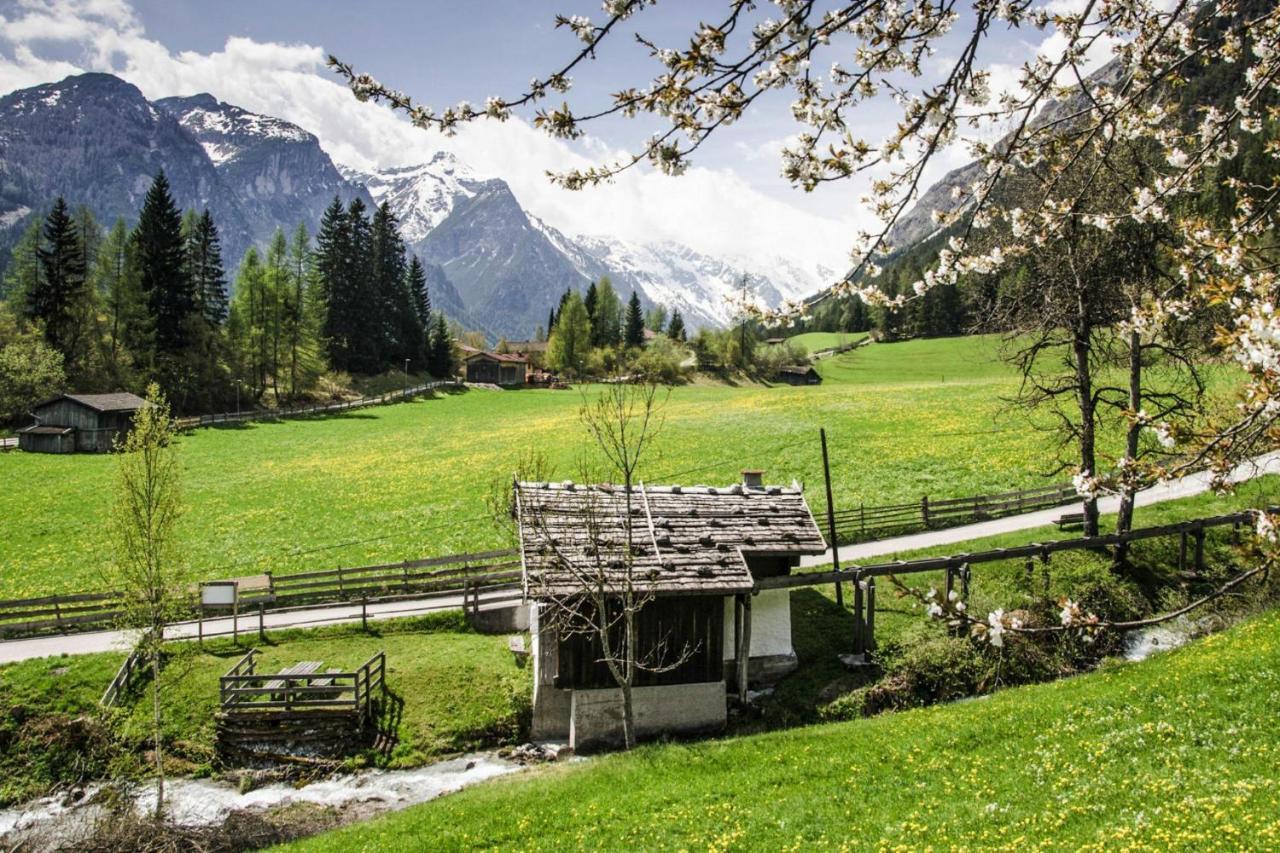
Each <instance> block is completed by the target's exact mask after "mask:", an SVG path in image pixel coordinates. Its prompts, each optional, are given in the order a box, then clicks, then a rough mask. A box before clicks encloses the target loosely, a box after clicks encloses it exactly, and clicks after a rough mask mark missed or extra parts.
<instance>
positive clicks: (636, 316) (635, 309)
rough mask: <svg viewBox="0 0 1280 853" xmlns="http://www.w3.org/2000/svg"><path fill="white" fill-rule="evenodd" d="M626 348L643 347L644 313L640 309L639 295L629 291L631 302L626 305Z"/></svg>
mask: <svg viewBox="0 0 1280 853" xmlns="http://www.w3.org/2000/svg"><path fill="white" fill-rule="evenodd" d="M626 341H627V346H629V347H642V346H644V311H643V310H642V309H641V308H640V295H639V294H637V293H636V292H635V291H634V290H633V291H631V301H630V302H628V303H627V333H626Z"/></svg>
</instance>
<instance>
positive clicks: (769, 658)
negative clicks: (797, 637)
mask: <svg viewBox="0 0 1280 853" xmlns="http://www.w3.org/2000/svg"><path fill="white" fill-rule="evenodd" d="M799 665H800V662H799V661H798V660H797V659H796V656H795V655H794V654H789V655H763V656H761V657H753V658H750V659H749V660H748V661H747V683H748V684H750V685H752V686H758V685H761V684H775V683H777V682H779V681H781V680H782V679H783V677H784V676H787V675H790V674H791V673H793V672H795V671H796V667H798V666H799ZM737 677H738V662H737V661H732V660H727V661H725V662H724V680H725V681H726V682H728V683H729V684H737Z"/></svg>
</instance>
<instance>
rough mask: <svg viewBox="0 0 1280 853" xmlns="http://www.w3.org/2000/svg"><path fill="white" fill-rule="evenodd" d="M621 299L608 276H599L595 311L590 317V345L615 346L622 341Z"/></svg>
mask: <svg viewBox="0 0 1280 853" xmlns="http://www.w3.org/2000/svg"><path fill="white" fill-rule="evenodd" d="M622 326H623V317H622V300H621V299H619V298H618V293H617V291H615V290H614V289H613V282H611V281H610V280H609V277H608V276H607V275H606V276H601V278H600V282H599V284H598V285H597V287H596V313H595V317H594V318H592V319H591V345H592V346H597V347H616V346H617V345H618V344H620V343H622Z"/></svg>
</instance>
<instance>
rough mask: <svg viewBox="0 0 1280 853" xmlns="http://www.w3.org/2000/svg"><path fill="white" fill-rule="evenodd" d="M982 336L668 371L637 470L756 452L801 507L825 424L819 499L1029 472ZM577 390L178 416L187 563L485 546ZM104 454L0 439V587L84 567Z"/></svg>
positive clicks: (701, 467) (994, 484) (95, 523)
mask: <svg viewBox="0 0 1280 853" xmlns="http://www.w3.org/2000/svg"><path fill="white" fill-rule="evenodd" d="M997 355H998V353H997V342H996V341H995V340H993V339H991V338H985V337H972V338H954V339H944V340H922V341H909V342H905V343H895V344H873V345H870V346H867V347H863V348H860V349H858V350H855V351H853V352H851V353H846V354H844V355H842V356H839V357H836V358H831V359H826V360H823V361H822V362H820V363H819V367H818V369H819V370H820V371H821V372H822V374H823V376H824V377H825V380H826V381H824V383H823V384H822V385H820V386H810V387H794V388H793V387H790V386H786V385H780V386H774V387H769V386H765V385H760V384H748V383H743V384H740V385H734V384H726V383H710V382H706V381H701V380H700V381H699V382H697V383H694V384H690V385H686V386H681V387H677V388H675V389H673V390H672V391H671V393H670V397H669V399H667V401H666V404H665V406H664V409H663V412H664V424H663V427H662V432H661V435H660V438H659V440H658V442H657V444H656V445H655V446H654V451H653V454H652V455H651V456H650V457H649V458H648V460H647V464H646V465H645V466H644V470H643V472H642V473H643V477H644V479H646V480H647V481H649V482H679V483H686V484H688V483H728V482H735V481H736V480H737V479H738V477H739V470H740V469H741V468H743V467H759V468H764V469H766V470H767V472H768V474H767V479H769V480H770V481H774V482H784V483H789V482H790V481H791V480H793V479H795V480H799V481H801V482H802V483H804V484H805V485H806V486H807V487H808V488H809V490H810V493H811V495H812V502H813V504H814V506H815V510H817V509H820V506H819V505H820V504H822V503H823V499H822V497H821V484H822V464H821V453H820V448H819V443H818V429H819V427H825V428H826V429H827V432H828V439H829V442H830V451H831V459H832V478H833V481H834V493H835V501H836V504H837V506H850V505H856V504H857V503H858V502H860V501H861V502H865V503H867V504H881V503H897V502H903V501H915V500H919V498H920V496H921V495H924V494H928V495H930V496H932V497H956V496H964V495H970V494H977V493H983V492H992V491H1002V490H1006V489H1014V488H1020V487H1029V486H1033V485H1040V484H1043V483H1044V482H1045V475H1046V473H1048V472H1049V471H1051V469H1052V462H1051V457H1052V437H1051V436H1049V435H1047V434H1046V433H1043V432H1040V431H1037V430H1035V429H1030V428H1028V427H1029V421H1028V415H1027V413H1025V412H1024V411H1022V410H1019V409H1017V408H1015V407H1013V406H1011V405H1010V404H1009V403H1008V402H1006V401H1007V398H1008V397H1010V396H1012V395H1013V394H1014V393H1015V392H1016V390H1017V380H1016V377H1015V376H1014V375H1013V373H1012V371H1011V370H1010V368H1008V367H1007V366H1005V365H1004V364H1002V363H1000V362H999V360H998V358H997ZM592 393H593V390H592V389H591V388H590V387H587V388H583V389H573V390H568V391H550V390H524V391H484V390H471V391H465V392H459V393H453V394H443V395H440V396H437V397H435V398H430V399H419V400H415V401H412V402H409V403H403V404H397V405H391V406H385V407H379V408H370V409H365V410H361V411H356V412H351V413H349V414H345V415H340V416H334V417H325V418H314V419H297V420H287V421H278V422H264V423H255V424H249V425H244V426H236V427H225V428H211V429H202V430H196V431H193V432H191V433H189V434H186V435H184V436H183V437H182V438H181V441H180V452H181V455H182V467H183V493H184V498H185V504H186V513H185V515H184V517H183V518H182V520H181V523H180V535H181V538H182V542H183V554H184V557H185V559H186V562H187V566H186V569H187V571H188V573H189V574H190V576H191V577H192V578H193V579H194V578H211V577H234V576H240V575H248V574H255V573H258V572H262V571H267V570H271V571H274V572H276V573H281V574H283V573H287V572H290V571H301V570H306V569H318V568H333V567H336V566H339V565H348V566H349V565H362V564H368V563H375V562H384V561H397V560H403V559H412V558H418V557H423V556H432V555H439V554H447V553H458V552H465V551H477V550H482V549H486V548H491V547H501V546H502V545H504V544H505V542H504V540H503V535H504V534H503V532H502V530H501V529H500V528H499V527H498V526H496V525H495V524H494V523H493V522H492V520H491V518H490V517H489V515H488V514H487V512H486V509H485V507H486V495H487V494H489V493H490V491H491V490H492V489H493V488H495V487H500V484H502V483H504V482H509V479H510V476H511V473H512V471H513V470H514V469H515V467H516V465H517V464H518V461H519V459H520V458H521V457H522V455H524V454H526V453H527V452H528V451H530V450H538V451H543V452H545V453H546V454H547V455H548V457H549V458H550V461H551V462H552V464H553V465H554V472H553V473H554V476H555V477H556V478H571V479H578V478H579V471H580V470H581V467H580V464H579V463H580V459H581V456H582V454H583V452H584V451H586V452H588V453H589V452H590V450H591V448H590V445H589V442H588V440H587V437H586V434H585V431H584V430H583V428H582V427H581V424H580V422H579V419H578V412H579V408H580V407H581V405H582V402H583V400H584V396H589V395H591V394H592ZM114 473H115V460H114V459H112V458H111V457H110V456H87V455H71V456H54V455H43V454H25V453H10V454H5V455H3V456H0V475H2V476H0V598H12V597H19V596H35V595H44V594H51V593H60V592H71V591H81V590H86V589H98V588H101V587H102V585H103V583H104V581H103V577H102V574H103V573H102V567H103V566H104V565H106V564H107V563H108V561H109V560H110V559H111V550H110V544H109V536H108V532H107V530H106V519H107V517H108V511H109V507H110V502H111V494H112V488H113V478H114ZM1058 479H1060V477H1059V478H1058Z"/></svg>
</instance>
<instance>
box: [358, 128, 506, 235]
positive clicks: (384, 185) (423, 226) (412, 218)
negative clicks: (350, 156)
mask: <svg viewBox="0 0 1280 853" xmlns="http://www.w3.org/2000/svg"><path fill="white" fill-rule="evenodd" d="M338 169H339V171H341V172H342V175H343V177H345V178H346V179H347V180H350V181H353V182H355V183H359V184H363V185H364V187H365V188H367V189H368V190H369V193H370V194H371V195H372V196H373V198H374V199H375V200H376V201H377V203H378V204H381V203H382V202H384V201H386V202H390V204H391V209H392V210H394V211H395V212H396V215H397V217H398V218H399V219H400V233H401V234H402V235H403V236H404V239H405V242H406V243H417V242H420V241H421V240H422V239H424V238H425V237H426V236H427V234H429V233H431V231H432V229H434V228H435V227H436V226H437V225H439V224H440V223H441V222H443V221H444V220H445V217H447V216H448V215H449V214H450V213H451V212H453V206H454V205H455V204H456V203H457V202H458V200H459V199H468V198H473V197H474V196H475V194H476V193H477V192H478V191H479V189H480V185H481V184H483V183H484V179H483V178H481V177H480V176H479V175H477V174H476V173H475V172H473V171H472V170H471V168H470V167H469V166H467V165H466V164H464V163H462V162H461V161H459V160H458V159H457V158H456V157H454V156H453V155H452V154H450V153H448V152H446V151H438V152H436V155H435V156H434V157H432V158H431V159H430V160H429V161H427V162H426V163H420V164H419V165H417V166H401V167H398V168H391V169H383V170H382V171H380V172H359V171H356V170H355V169H349V168H346V167H344V166H339V167H338Z"/></svg>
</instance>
